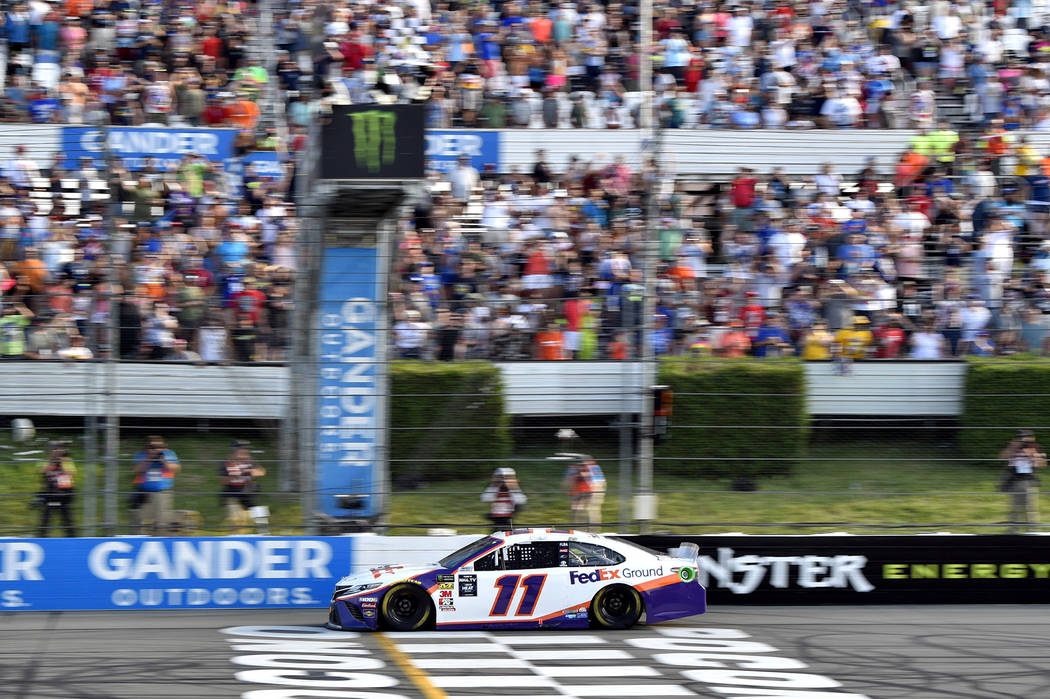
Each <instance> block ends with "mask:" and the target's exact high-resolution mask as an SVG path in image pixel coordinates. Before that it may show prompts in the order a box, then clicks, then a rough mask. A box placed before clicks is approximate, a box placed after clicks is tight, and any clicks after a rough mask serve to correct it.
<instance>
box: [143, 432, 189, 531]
mask: <svg viewBox="0 0 1050 699" xmlns="http://www.w3.org/2000/svg"><path fill="white" fill-rule="evenodd" d="M178 471H179V458H178V457H177V456H176V455H175V452H173V451H172V450H171V449H168V448H167V445H166V444H165V443H164V440H163V439H161V438H160V437H157V436H153V437H150V438H149V441H148V442H147V443H146V448H145V449H144V450H142V451H140V452H138V453H137V454H135V486H136V487H137V488H138V491H139V493H138V494H139V502H140V503H141V506H140V507H138V508H136V510H135V511H136V512H137V513H138V522H137V524H138V528H139V533H145V529H146V528H147V527H152V533H153V534H155V535H156V534H163V533H165V532H167V531H168V530H169V529H170V526H171V511H172V504H173V500H174V498H173V495H172V488H173V487H174V485H175V474H176V473H178Z"/></svg>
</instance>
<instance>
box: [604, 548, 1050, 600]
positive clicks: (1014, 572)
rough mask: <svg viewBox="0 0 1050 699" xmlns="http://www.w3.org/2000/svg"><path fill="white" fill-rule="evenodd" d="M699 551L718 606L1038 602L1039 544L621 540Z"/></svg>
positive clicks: (1043, 568) (1048, 552) (1043, 559)
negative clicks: (685, 545) (685, 544)
mask: <svg viewBox="0 0 1050 699" xmlns="http://www.w3.org/2000/svg"><path fill="white" fill-rule="evenodd" d="M624 538H625V539H627V540H629V541H632V542H634V543H637V544H641V545H642V546H648V547H649V548H652V549H656V550H659V551H664V550H666V549H668V548H671V547H674V546H678V545H679V543H680V542H683V541H688V542H693V543H696V544H697V545H698V546H699V547H700V582H701V583H702V584H703V585H704V586H705V587H706V588H707V594H708V602H709V603H710V604H711V605H717V604H719V603H721V604H827V603H838V604H872V603H874V604H900V603H913V602H924V603H943V602H965V603H993V602H1045V601H1046V589H1047V584H1048V583H1050V537H1045V536H1009V535H1001V536H997V535H990V536H921V535H919V536H696V535H682V536H628V537H624Z"/></svg>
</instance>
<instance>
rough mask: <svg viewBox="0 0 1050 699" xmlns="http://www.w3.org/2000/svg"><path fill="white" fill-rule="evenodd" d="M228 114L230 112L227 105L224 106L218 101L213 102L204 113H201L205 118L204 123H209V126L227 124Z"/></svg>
mask: <svg viewBox="0 0 1050 699" xmlns="http://www.w3.org/2000/svg"><path fill="white" fill-rule="evenodd" d="M228 116H229V113H228V111H227V109H226V107H224V106H222V105H221V104H218V103H217V102H212V103H211V104H209V105H208V106H207V107H205V108H204V114H202V115H201V117H202V118H203V119H204V123H205V124H208V125H209V126H215V125H216V124H225V123H226V118H227V117H228Z"/></svg>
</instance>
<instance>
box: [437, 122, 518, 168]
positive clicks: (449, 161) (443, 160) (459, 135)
mask: <svg viewBox="0 0 1050 699" xmlns="http://www.w3.org/2000/svg"><path fill="white" fill-rule="evenodd" d="M426 144H427V147H426V157H427V167H428V168H431V169H433V170H438V171H440V172H448V171H449V170H451V169H452V168H453V167H454V166H455V165H456V163H457V162H459V159H460V158H461V157H463V156H467V157H468V158H470V164H471V165H472V166H473V167H474V168H475V169H476V170H477V171H478V172H485V171H486V170H487V169H492V170H495V171H497V172H498V171H499V167H500V132H499V131H435V130H433V129H428V130H427V134H426Z"/></svg>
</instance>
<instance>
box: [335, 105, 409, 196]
mask: <svg viewBox="0 0 1050 699" xmlns="http://www.w3.org/2000/svg"><path fill="white" fill-rule="evenodd" d="M321 146H322V149H321V177H322V178H324V179H333V180H359V179H384V180H387V179H412V178H421V177H423V163H424V156H423V151H424V141H423V107H422V106H420V105H410V104H394V105H381V104H356V105H347V106H335V107H332V116H331V118H330V119H329V120H328V121H327V123H325V124H324V126H323V127H322V130H321Z"/></svg>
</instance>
